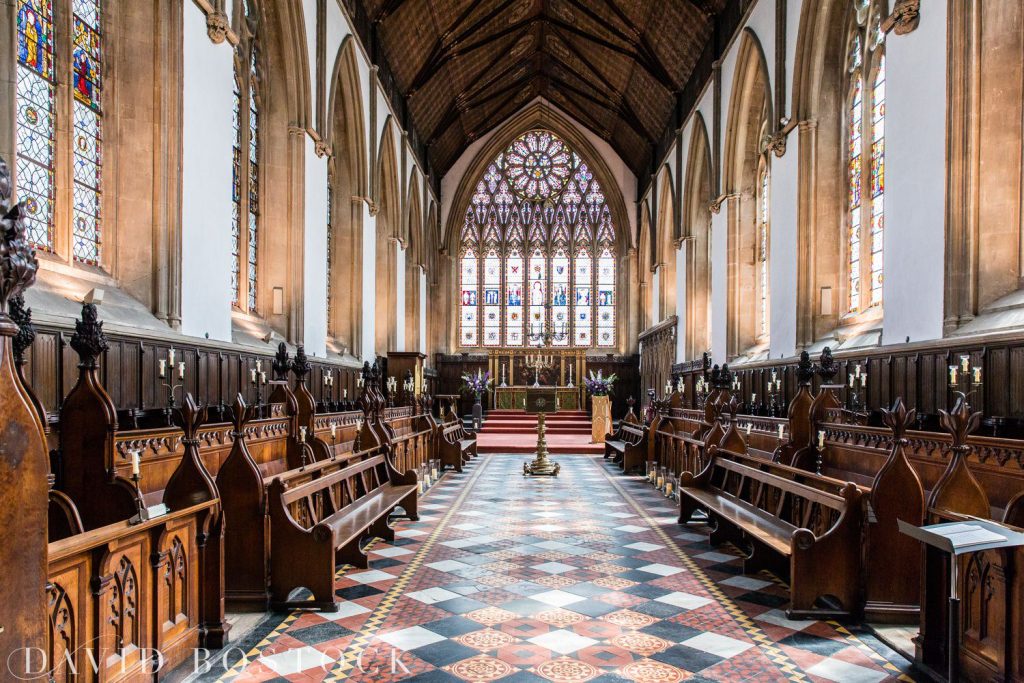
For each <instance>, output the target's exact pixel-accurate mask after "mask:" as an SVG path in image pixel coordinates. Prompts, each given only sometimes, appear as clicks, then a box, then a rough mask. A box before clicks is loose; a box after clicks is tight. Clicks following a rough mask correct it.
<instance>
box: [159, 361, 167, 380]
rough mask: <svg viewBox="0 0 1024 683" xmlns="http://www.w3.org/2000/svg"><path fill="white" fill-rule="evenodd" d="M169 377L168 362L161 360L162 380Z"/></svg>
mask: <svg viewBox="0 0 1024 683" xmlns="http://www.w3.org/2000/svg"><path fill="white" fill-rule="evenodd" d="M166 376H167V361H165V360H164V359H162V358H161V359H160V379H163V378H164V377H166Z"/></svg>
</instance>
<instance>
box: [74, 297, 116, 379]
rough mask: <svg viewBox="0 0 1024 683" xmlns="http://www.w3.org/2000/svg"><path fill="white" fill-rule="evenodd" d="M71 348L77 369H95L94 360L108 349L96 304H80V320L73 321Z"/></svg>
mask: <svg viewBox="0 0 1024 683" xmlns="http://www.w3.org/2000/svg"><path fill="white" fill-rule="evenodd" d="M71 348H73V349H74V350H75V353H77V354H78V358H79V367H83V368H95V367H96V359H97V358H99V356H100V354H101V353H103V352H104V351H106V350H107V349H108V348H109V346H108V345H107V337H106V335H105V334H104V333H103V321H101V320H100V319H99V313H98V312H97V310H96V304H82V318H81V320H76V321H75V333H74V334H73V335H72V336H71Z"/></svg>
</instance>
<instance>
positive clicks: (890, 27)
mask: <svg viewBox="0 0 1024 683" xmlns="http://www.w3.org/2000/svg"><path fill="white" fill-rule="evenodd" d="M920 23H921V0H896V5H895V6H894V7H893V8H892V14H890V15H889V16H888V17H886V18H885V19H884V20H883V21H882V26H881V28H882V32H884V33H889V32H890V31H892V32H894V33H895V34H896V35H898V36H903V35H906V34H908V33H910V32H912V31H913V30H914V29H916V28H917V25H918V24H920Z"/></svg>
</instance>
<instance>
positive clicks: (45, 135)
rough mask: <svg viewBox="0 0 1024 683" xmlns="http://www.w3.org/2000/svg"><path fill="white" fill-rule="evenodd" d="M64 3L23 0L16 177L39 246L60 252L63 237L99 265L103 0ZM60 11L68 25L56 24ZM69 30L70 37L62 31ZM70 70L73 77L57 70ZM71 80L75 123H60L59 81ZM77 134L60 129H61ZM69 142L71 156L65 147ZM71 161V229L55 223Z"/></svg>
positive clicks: (74, 254)
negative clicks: (59, 185)
mask: <svg viewBox="0 0 1024 683" xmlns="http://www.w3.org/2000/svg"><path fill="white" fill-rule="evenodd" d="M64 1H65V2H67V5H65V4H63V3H62V2H61V0H58V7H57V9H62V8H63V9H67V10H70V11H69V12H59V13H57V14H56V15H55V13H54V9H55V7H54V5H55V3H54V0H18V14H17V31H18V67H17V78H18V83H17V89H16V98H17V143H16V144H17V176H18V189H19V194H20V196H21V198H22V199H23V200H24V201H25V205H26V209H27V214H28V215H27V219H28V226H29V238H30V239H31V240H32V243H33V244H34V245H35V246H36V248H38V249H40V250H43V251H50V252H54V251H57V250H58V246H59V245H60V244H61V243H66V244H68V245H70V248H69V249H68V250H67V253H68V254H69V255H70V256H71V258H72V260H74V261H76V262H79V263H86V264H90V265H97V264H99V263H100V257H101V250H100V249H101V239H100V235H101V231H100V228H101V211H100V198H101V195H100V189H101V182H100V180H101V177H102V175H101V170H102V139H103V138H102V123H103V119H102V117H103V107H102V97H101V95H102V88H101V86H102V81H101V64H102V44H103V33H102V29H103V20H102V12H101V10H102V8H101V5H100V0H74V2H73V3H72V2H69V1H68V0H64ZM55 16H56V17H67V21H68V25H66V26H64V27H60V28H61V30H56V31H55V23H54V21H55ZM59 36H69V37H70V40H63V39H61V40H60V41H59V42H60V44H58V40H57V37H59ZM64 69H68V70H70V72H71V78H61V77H58V75H57V74H58V73H59V72H60V71H64ZM63 83H67V84H69V85H70V90H71V93H70V94H71V96H70V97H69V98H68V99H69V100H70V112H69V113H70V116H71V120H70V122H69V125H68V126H66V127H65V126H59V125H58V121H57V120H58V118H59V117H60V115H61V113H62V112H63V111H68V110H66V109H64V110H60V109H59V107H60V104H59V103H60V102H61V101H62V100H61V98H59V97H58V93H57V89H58V87H59V84H63ZM65 129H66V130H68V131H69V132H70V135H64V136H58V130H65ZM64 144H69V145H70V151H69V153H68V154H67V156H65V155H64V154H61V152H60V150H61V149H62V148H63V145H64ZM61 158H69V159H70V160H71V162H72V168H71V169H70V183H71V187H72V193H71V205H70V206H69V207H67V208H66V211H62V212H61V214H62V215H70V226H69V229H67V230H66V232H65V231H64V230H62V229H61V228H60V227H59V226H57V225H56V222H55V216H56V215H57V206H56V203H57V201H56V192H55V187H56V180H55V179H56V177H57V175H58V174H62V173H67V172H68V171H65V170H64V169H60V168H58V167H57V164H56V160H57V159H61Z"/></svg>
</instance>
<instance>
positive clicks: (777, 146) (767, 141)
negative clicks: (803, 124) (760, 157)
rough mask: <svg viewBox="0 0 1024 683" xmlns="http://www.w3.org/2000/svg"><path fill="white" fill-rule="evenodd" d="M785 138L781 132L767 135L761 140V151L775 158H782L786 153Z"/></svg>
mask: <svg viewBox="0 0 1024 683" xmlns="http://www.w3.org/2000/svg"><path fill="white" fill-rule="evenodd" d="M786 137H787V136H786V134H785V133H784V132H782V131H781V130H780V131H777V132H775V133H768V134H767V135H765V136H764V137H763V138H761V151H762V152H771V153H772V154H774V155H775V156H776V157H782V156H783V155H784V154H785V153H786Z"/></svg>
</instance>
